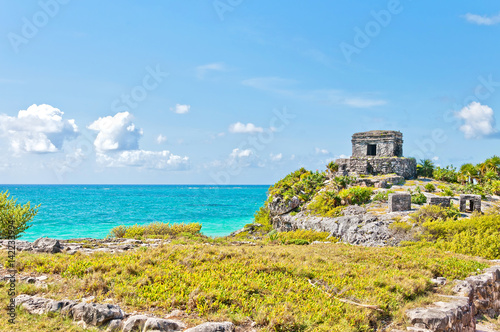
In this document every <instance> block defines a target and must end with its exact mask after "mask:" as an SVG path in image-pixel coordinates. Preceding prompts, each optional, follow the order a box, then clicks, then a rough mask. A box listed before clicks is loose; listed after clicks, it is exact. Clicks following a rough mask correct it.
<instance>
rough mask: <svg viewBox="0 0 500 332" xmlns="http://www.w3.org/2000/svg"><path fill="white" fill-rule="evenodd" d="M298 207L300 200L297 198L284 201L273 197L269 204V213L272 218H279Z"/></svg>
mask: <svg viewBox="0 0 500 332" xmlns="http://www.w3.org/2000/svg"><path fill="white" fill-rule="evenodd" d="M299 205H300V200H299V199H298V198H297V197H295V196H294V197H292V199H291V200H289V201H285V200H283V198H281V197H274V198H273V200H272V201H271V202H270V203H269V206H268V207H269V212H270V213H271V215H272V216H279V215H282V214H285V213H288V212H290V211H292V210H293V209H295V208H297V207H298V206H299Z"/></svg>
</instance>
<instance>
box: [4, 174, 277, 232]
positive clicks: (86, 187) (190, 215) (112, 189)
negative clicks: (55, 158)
mask: <svg viewBox="0 0 500 332" xmlns="http://www.w3.org/2000/svg"><path fill="white" fill-rule="evenodd" d="M268 187H269V186H268V185H208V184H184V185H173V184H167V185H163V184H145V185H139V184H3V185H0V191H2V192H4V191H6V190H8V191H9V193H10V195H11V197H13V198H15V199H17V202H18V203H21V204H25V203H27V202H28V201H29V202H30V203H31V205H32V206H34V205H38V204H41V205H40V208H39V211H38V214H37V216H35V218H34V219H33V226H32V227H31V228H29V229H28V230H27V231H26V233H25V234H23V236H22V237H21V238H20V239H21V240H28V241H34V240H36V239H37V238H39V237H51V238H57V239H71V238H97V239H99V238H105V237H106V236H107V235H108V234H109V232H110V230H111V229H112V228H113V227H116V226H120V225H125V226H131V225H134V224H139V225H142V224H148V223H152V222H164V223H167V222H168V223H191V222H199V223H201V224H202V229H201V233H202V234H204V235H207V236H225V235H229V234H230V233H231V232H233V231H235V230H237V229H240V228H242V227H243V226H244V225H246V224H248V223H251V222H252V221H253V215H254V213H255V212H256V211H257V210H258V209H259V207H260V206H262V205H263V204H264V201H265V199H266V198H267V189H268ZM229 191H230V192H229Z"/></svg>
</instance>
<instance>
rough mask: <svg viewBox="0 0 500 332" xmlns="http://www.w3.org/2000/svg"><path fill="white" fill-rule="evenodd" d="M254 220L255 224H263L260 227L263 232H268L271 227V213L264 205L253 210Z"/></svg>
mask: <svg viewBox="0 0 500 332" xmlns="http://www.w3.org/2000/svg"><path fill="white" fill-rule="evenodd" d="M254 222H255V223H256V224H261V225H262V226H263V227H262V228H261V229H262V231H264V232H269V231H270V230H271V229H272V228H273V226H272V224H271V214H270V213H269V210H268V209H267V208H265V207H261V208H260V209H259V210H258V211H257V212H255V214H254Z"/></svg>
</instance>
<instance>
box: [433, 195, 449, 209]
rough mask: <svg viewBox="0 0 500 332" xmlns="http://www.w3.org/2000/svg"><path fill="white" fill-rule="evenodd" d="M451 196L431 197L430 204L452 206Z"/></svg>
mask: <svg viewBox="0 0 500 332" xmlns="http://www.w3.org/2000/svg"><path fill="white" fill-rule="evenodd" d="M450 204H451V197H439V196H433V197H430V198H429V205H440V206H442V207H450Z"/></svg>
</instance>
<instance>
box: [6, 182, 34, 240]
mask: <svg viewBox="0 0 500 332" xmlns="http://www.w3.org/2000/svg"><path fill="white" fill-rule="evenodd" d="M39 207H40V205H37V206H35V207H31V204H30V202H28V203H26V204H24V205H22V204H17V200H16V199H14V198H11V197H10V194H9V192H8V191H5V192H1V193H0V239H18V238H19V237H21V235H22V233H24V232H26V230H27V229H28V228H30V227H31V226H33V224H32V223H31V221H32V219H33V218H34V217H35V216H36V214H37V213H38V208H39Z"/></svg>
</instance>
